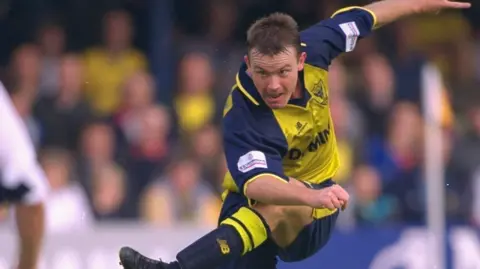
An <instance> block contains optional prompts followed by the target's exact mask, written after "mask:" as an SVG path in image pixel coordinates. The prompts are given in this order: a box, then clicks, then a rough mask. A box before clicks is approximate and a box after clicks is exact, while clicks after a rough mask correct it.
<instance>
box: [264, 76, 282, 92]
mask: <svg viewBox="0 0 480 269" xmlns="http://www.w3.org/2000/svg"><path fill="white" fill-rule="evenodd" d="M267 88H268V89H269V90H273V91H277V90H280V89H281V88H282V87H281V85H280V79H279V78H278V77H276V76H271V77H270V79H269V80H268V85H267Z"/></svg>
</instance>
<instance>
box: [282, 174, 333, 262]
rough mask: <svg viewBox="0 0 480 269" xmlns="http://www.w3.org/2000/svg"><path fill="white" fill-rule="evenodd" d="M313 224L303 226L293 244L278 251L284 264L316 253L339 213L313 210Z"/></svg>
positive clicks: (329, 234)
mask: <svg viewBox="0 0 480 269" xmlns="http://www.w3.org/2000/svg"><path fill="white" fill-rule="evenodd" d="M332 184H334V183H333V181H331V180H329V181H326V182H324V183H323V184H318V185H314V186H312V187H313V188H315V189H320V188H324V187H327V186H331V185H332ZM312 213H313V214H312V217H313V219H314V220H313V222H312V223H310V224H308V225H307V226H305V227H304V228H303V229H302V230H301V232H300V233H299V234H298V235H297V237H296V238H295V239H294V241H293V242H291V243H290V244H288V246H284V247H282V248H280V249H279V251H278V256H279V257H280V258H281V259H282V260H283V261H285V262H295V261H301V260H304V259H306V258H308V257H310V256H312V255H313V254H315V253H317V252H318V251H319V250H320V249H321V248H323V247H324V246H325V245H326V244H327V242H328V241H329V240H330V236H331V233H332V231H333V230H334V228H335V223H336V220H337V217H338V215H339V211H338V210H335V211H331V210H328V209H315V210H313V212H312Z"/></svg>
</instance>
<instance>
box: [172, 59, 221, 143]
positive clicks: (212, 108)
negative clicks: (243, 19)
mask: <svg viewBox="0 0 480 269" xmlns="http://www.w3.org/2000/svg"><path fill="white" fill-rule="evenodd" d="M179 79H180V81H179V89H178V93H177V96H176V97H175V103H174V104H175V105H174V106H175V110H176V112H177V117H178V124H179V127H180V130H181V131H183V132H184V133H185V134H190V133H192V132H195V131H196V130H198V129H200V128H201V127H202V126H204V125H205V124H207V123H209V122H211V121H212V120H213V119H214V118H215V113H216V105H215V99H214V97H213V93H212V90H213V82H214V79H215V77H214V73H213V69H212V65H211V62H210V58H209V57H208V56H207V55H205V54H201V53H196V52H192V53H189V54H187V55H185V56H184V57H183V59H182V61H181V63H180V71H179Z"/></svg>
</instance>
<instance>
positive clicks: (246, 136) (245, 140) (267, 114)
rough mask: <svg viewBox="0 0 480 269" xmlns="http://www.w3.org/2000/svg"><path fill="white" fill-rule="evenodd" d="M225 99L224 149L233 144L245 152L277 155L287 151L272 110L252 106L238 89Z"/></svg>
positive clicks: (223, 122) (285, 142)
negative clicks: (265, 150)
mask: <svg viewBox="0 0 480 269" xmlns="http://www.w3.org/2000/svg"><path fill="white" fill-rule="evenodd" d="M228 99H229V100H227V107H226V110H227V109H228V110H227V111H225V113H224V118H223V121H222V131H223V137H224V143H225V144H226V145H225V147H228V145H233V144H235V145H236V146H240V145H241V146H242V147H248V148H267V147H268V148H269V149H271V150H275V151H276V152H277V153H280V154H283V153H284V151H286V149H287V148H288V145H287V141H286V139H285V136H284V134H283V132H282V130H281V128H280V125H279V124H278V121H277V120H276V118H275V116H274V114H273V111H272V110H271V109H269V108H268V107H265V106H259V105H256V104H254V103H252V102H251V100H250V99H249V98H248V97H247V96H245V95H244V93H242V92H241V91H240V90H239V89H233V90H232V92H231V93H230V96H229V97H228ZM229 102H231V105H229V104H228V103H229ZM228 106H230V108H228Z"/></svg>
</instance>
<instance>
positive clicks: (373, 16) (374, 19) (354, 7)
mask: <svg viewBox="0 0 480 269" xmlns="http://www.w3.org/2000/svg"><path fill="white" fill-rule="evenodd" d="M352 9H361V10H365V11H367V12H368V13H370V15H372V18H373V26H372V28H373V29H375V28H377V15H375V13H373V11H371V10H370V9H368V8H365V7H360V6H352V7H345V8H342V9H339V10H337V11H335V13H333V15H332V16H331V18H333V17H335V16H336V15H338V14H340V13H343V12H346V11H349V10H352Z"/></svg>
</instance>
